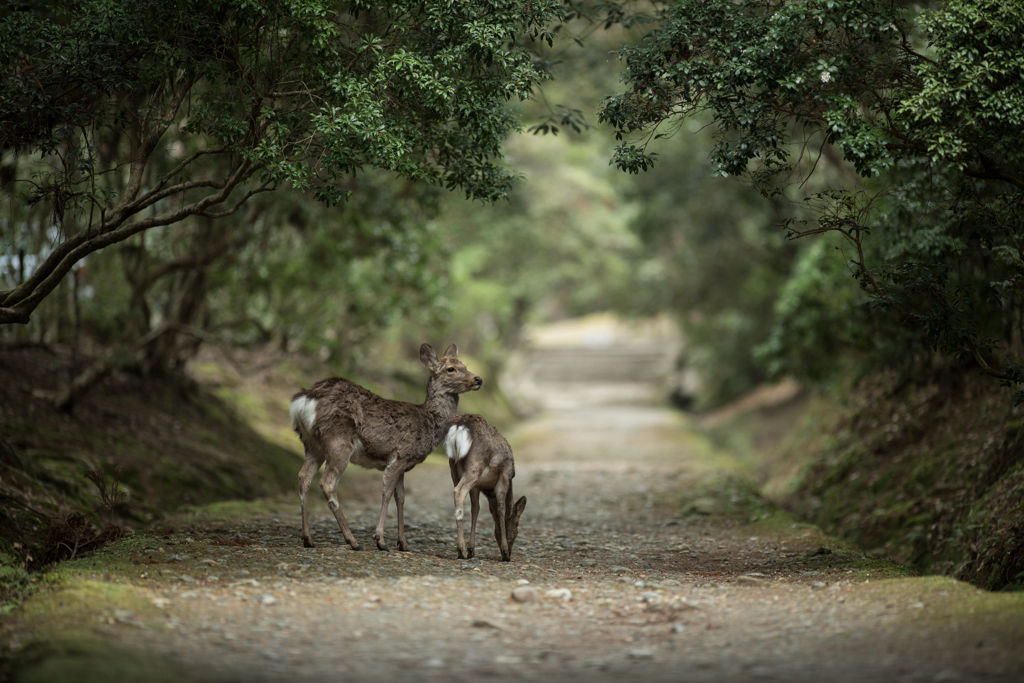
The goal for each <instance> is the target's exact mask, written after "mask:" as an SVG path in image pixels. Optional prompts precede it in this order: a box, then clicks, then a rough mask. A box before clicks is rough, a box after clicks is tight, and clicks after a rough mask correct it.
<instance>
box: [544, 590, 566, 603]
mask: <svg viewBox="0 0 1024 683" xmlns="http://www.w3.org/2000/svg"><path fill="white" fill-rule="evenodd" d="M544 597H546V598H555V599H556V600H572V591H571V590H569V589H568V588H552V589H551V590H549V591H548V592H546V593H545V594H544Z"/></svg>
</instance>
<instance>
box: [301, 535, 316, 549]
mask: <svg viewBox="0 0 1024 683" xmlns="http://www.w3.org/2000/svg"><path fill="white" fill-rule="evenodd" d="M302 547H303V548H315V547H316V546H315V545H314V544H313V539H312V538H310V537H309V536H303V537H302Z"/></svg>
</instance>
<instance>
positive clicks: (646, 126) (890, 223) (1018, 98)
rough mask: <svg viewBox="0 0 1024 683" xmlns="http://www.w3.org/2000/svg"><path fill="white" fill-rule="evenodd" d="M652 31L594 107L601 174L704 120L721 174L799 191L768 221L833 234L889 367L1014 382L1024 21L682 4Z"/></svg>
mask: <svg viewBox="0 0 1024 683" xmlns="http://www.w3.org/2000/svg"><path fill="white" fill-rule="evenodd" d="M655 18H656V19H657V21H658V23H657V25H656V27H655V28H654V29H653V30H652V31H651V32H650V33H649V34H648V36H647V38H646V39H645V40H644V41H643V42H641V43H639V44H636V45H629V46H624V47H623V48H622V50H621V52H620V54H621V57H622V58H623V59H624V60H625V62H626V74H625V77H624V82H625V84H626V88H625V90H624V91H623V92H620V93H618V94H616V95H614V96H612V97H609V98H608V99H607V100H606V101H605V103H604V104H603V107H602V109H601V112H600V118H601V119H602V120H603V121H605V122H608V123H610V124H611V125H613V126H614V128H615V130H616V133H617V135H618V136H619V138H620V139H621V140H623V142H622V143H621V144H620V145H619V146H618V148H617V149H616V152H615V155H614V157H613V163H615V164H616V165H618V166H619V167H620V168H621V169H623V170H626V171H630V172H637V171H639V170H645V169H646V168H648V167H650V166H651V165H652V164H653V163H654V162H655V160H656V157H655V155H654V154H653V153H652V152H650V151H648V144H649V143H650V142H651V141H652V140H654V139H655V138H658V137H662V136H664V135H666V134H670V133H671V132H672V131H673V129H674V127H675V126H677V125H678V123H679V122H680V121H681V120H682V118H683V117H686V116H691V115H695V114H700V115H705V116H708V117H710V119H711V120H712V122H713V130H714V135H715V139H716V145H715V148H714V150H713V152H712V154H711V158H712V161H713V163H714V165H715V169H716V173H717V174H719V175H723V176H744V177H746V178H748V179H749V180H751V181H752V182H753V183H754V185H755V186H756V187H757V188H758V190H760V191H761V193H762V194H763V195H764V196H766V197H768V198H769V199H771V200H772V201H773V202H775V203H776V205H777V206H778V205H781V203H782V202H784V201H785V200H786V199H787V198H788V199H796V198H800V197H801V193H803V197H802V198H803V200H804V204H805V210H804V211H803V212H802V213H797V214H795V215H794V214H793V213H792V212H789V215H790V216H792V217H788V216H786V213H787V212H785V211H782V212H781V215H782V216H785V217H783V218H781V219H780V222H781V223H782V224H783V225H784V226H785V227H786V229H787V231H788V234H789V236H791V237H800V236H805V235H812V234H821V233H837V234H838V235H840V236H841V237H842V238H843V240H844V245H843V247H842V251H843V252H844V253H845V254H846V262H847V270H848V272H850V274H852V275H853V276H854V277H856V279H857V281H858V282H859V284H860V286H861V288H862V289H863V291H864V292H866V293H867V294H868V295H869V301H870V309H869V310H868V309H862V310H861V313H867V314H869V315H870V318H871V324H874V325H877V326H880V327H881V328H882V330H881V331H882V336H883V337H885V336H887V335H888V336H890V337H891V338H892V339H895V340H898V342H899V344H900V345H901V346H902V348H903V350H904V351H903V354H902V355H903V356H904V357H906V356H908V355H909V356H913V355H915V354H918V353H920V352H924V351H926V350H928V349H938V350H941V351H943V352H945V353H949V354H954V355H957V356H960V357H967V358H972V359H973V360H974V361H976V362H977V363H978V365H979V366H980V367H981V368H982V369H983V370H984V371H985V372H986V373H988V374H990V375H993V376H995V377H998V378H1000V379H1001V380H1003V381H1004V382H1006V383H1008V384H1011V385H1013V384H1019V383H1021V382H1022V381H1024V371H1022V368H1021V365H1020V358H1021V353H1020V349H1021V344H1022V343H1024V222H1022V220H1021V205H1022V200H1024V153H1022V151H1021V147H1020V145H1019V143H1018V142H1017V141H1018V140H1019V139H1020V138H1021V135H1022V134H1024V45H1022V36H1024V7H1022V6H1021V5H1020V4H1019V3H1007V2H999V1H998V0H949V1H948V2H945V3H942V4H940V5H937V6H935V7H934V8H930V9H925V10H920V11H917V10H913V9H910V8H907V7H904V6H902V5H899V4H897V3H892V2H882V1H879V0H849V1H844V2H838V1H836V0H770V1H768V2H764V1H759V2H753V1H745V0H741V1H738V2H733V1H732V0H681V1H680V2H676V3H672V4H671V5H667V6H664V7H661V8H659V9H658V10H657V12H656V16H655ZM638 136H639V138H640V139H639V140H637V139H636V138H637V137H638ZM850 169H852V172H851V171H850ZM808 281H809V282H810V281H813V278H811V279H809V280H808ZM791 308H792V307H791ZM786 322H787V321H786V319H785V316H783V319H782V321H781V324H783V325H785V324H786ZM865 324H867V323H866V322H865ZM784 337H785V335H777V338H778V339H781V338H784ZM784 365H785V363H783V364H782V366H784ZM782 369H790V370H792V369H793V368H792V367H790V368H785V367H783V368H782ZM1018 400H1024V392H1022V393H1018Z"/></svg>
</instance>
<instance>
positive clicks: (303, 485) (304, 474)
mask: <svg viewBox="0 0 1024 683" xmlns="http://www.w3.org/2000/svg"><path fill="white" fill-rule="evenodd" d="M323 462H324V459H323V458H322V457H321V456H320V455H319V454H318V453H316V452H314V451H313V450H312V449H311V448H310V447H309V446H306V461H305V462H304V463H302V469H301V470H299V502H300V503H301V504H302V545H303V546H305V547H306V548H313V547H315V546H314V545H313V537H312V536H311V535H310V533H309V508H308V507H306V494H307V493H309V487H310V485H311V484H312V483H313V477H314V476H315V475H316V472H317V470H319V469H320V465H322V464H323Z"/></svg>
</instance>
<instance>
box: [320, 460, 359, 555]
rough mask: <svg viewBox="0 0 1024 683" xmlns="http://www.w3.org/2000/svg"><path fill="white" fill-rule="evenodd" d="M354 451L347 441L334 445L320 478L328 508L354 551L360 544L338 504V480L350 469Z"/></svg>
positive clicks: (321, 488)
mask: <svg viewBox="0 0 1024 683" xmlns="http://www.w3.org/2000/svg"><path fill="white" fill-rule="evenodd" d="M352 450H353V445H352V443H351V442H349V441H347V440H344V441H339V442H337V443H336V444H332V448H331V449H330V450H329V453H330V455H329V456H328V457H327V467H325V468H324V475H323V476H322V477H320V490H321V491H323V494H324V498H326V499H327V507H329V508H331V512H333V513H334V519H335V520H336V521H337V522H338V527H339V528H340V529H341V535H342V536H344V537H345V541H346V542H347V543H348V545H349V547H350V548H352V550H361V549H362V548H361V547H360V545H359V543H357V542H356V537H355V536H353V535H352V530H351V529H350V528H349V527H348V520H347V519H345V513H344V512H342V511H341V504H340V503H339V502H338V480H340V479H341V475H343V474H344V473H345V468H346V467H348V461H349V458H351V457H352ZM339 454H344V455H339Z"/></svg>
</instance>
